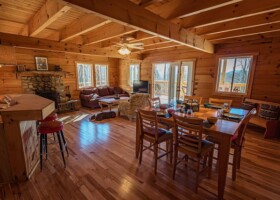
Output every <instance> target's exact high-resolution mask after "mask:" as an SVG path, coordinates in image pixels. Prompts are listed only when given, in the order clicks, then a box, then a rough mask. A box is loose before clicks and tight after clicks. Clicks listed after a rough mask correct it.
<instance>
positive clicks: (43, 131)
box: [38, 121, 69, 170]
mask: <svg viewBox="0 0 280 200" xmlns="http://www.w3.org/2000/svg"><path fill="white" fill-rule="evenodd" d="M62 130H63V123H62V122H61V121H45V122H42V123H40V125H39V126H38V132H39V134H40V165H41V170H42V167H43V153H44V152H45V153H46V159H48V141H47V135H48V134H52V133H56V134H57V138H58V143H59V149H60V152H61V156H62V160H63V163H64V167H66V162H65V158H64V148H65V150H66V152H67V156H69V153H68V148H67V143H66V140H65V137H64V134H63V131H62Z"/></svg>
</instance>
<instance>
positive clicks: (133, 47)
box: [129, 46, 144, 49]
mask: <svg viewBox="0 0 280 200" xmlns="http://www.w3.org/2000/svg"><path fill="white" fill-rule="evenodd" d="M129 48H131V49H144V47H137V46H132V47H129Z"/></svg>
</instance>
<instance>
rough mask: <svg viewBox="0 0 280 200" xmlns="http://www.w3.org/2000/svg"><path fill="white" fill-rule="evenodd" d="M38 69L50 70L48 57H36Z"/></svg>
mask: <svg viewBox="0 0 280 200" xmlns="http://www.w3.org/2000/svg"><path fill="white" fill-rule="evenodd" d="M35 62H36V68H37V70H48V59H47V58H46V57H35Z"/></svg>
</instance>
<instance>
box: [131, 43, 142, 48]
mask: <svg viewBox="0 0 280 200" xmlns="http://www.w3.org/2000/svg"><path fill="white" fill-rule="evenodd" d="M127 47H129V48H133V47H143V45H135V44H127Z"/></svg>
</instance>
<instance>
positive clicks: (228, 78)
mask: <svg viewBox="0 0 280 200" xmlns="http://www.w3.org/2000/svg"><path fill="white" fill-rule="evenodd" d="M252 60H253V57H252V56H246V57H228V58H220V59H219V67H218V76H217V77H218V81H217V85H216V91H217V92H224V93H236V94H247V92H248V91H247V90H248V85H249V78H250V71H251V66H252Z"/></svg>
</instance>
